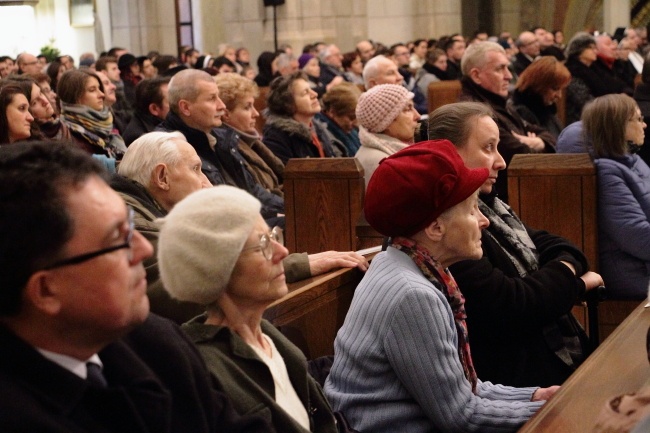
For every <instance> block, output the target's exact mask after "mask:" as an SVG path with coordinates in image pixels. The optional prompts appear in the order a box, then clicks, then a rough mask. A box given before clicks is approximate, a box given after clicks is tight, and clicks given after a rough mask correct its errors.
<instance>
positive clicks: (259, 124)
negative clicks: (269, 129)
mask: <svg viewBox="0 0 650 433" xmlns="http://www.w3.org/2000/svg"><path fill="white" fill-rule="evenodd" d="M259 89H260V94H259V95H258V96H257V98H255V101H253V106H254V107H255V109H256V110H257V111H258V112H259V113H260V115H259V116H258V117H257V119H255V129H256V130H257V132H259V134H260V135H261V134H262V130H264V124H265V123H266V117H264V115H263V114H262V112H263V111H264V110H265V109H266V98H267V97H268V96H269V88H268V87H260V88H259Z"/></svg>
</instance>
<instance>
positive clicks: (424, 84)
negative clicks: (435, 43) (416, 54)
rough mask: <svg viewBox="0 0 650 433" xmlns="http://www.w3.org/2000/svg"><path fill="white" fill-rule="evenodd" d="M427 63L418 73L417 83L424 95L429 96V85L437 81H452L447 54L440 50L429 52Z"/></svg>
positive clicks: (434, 49) (433, 49)
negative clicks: (448, 69)
mask: <svg viewBox="0 0 650 433" xmlns="http://www.w3.org/2000/svg"><path fill="white" fill-rule="evenodd" d="M426 60H427V61H426V62H425V63H424V65H423V66H422V69H420V70H419V71H418V74H417V75H416V77H415V82H416V84H417V86H418V87H419V88H420V91H421V92H422V94H423V95H425V96H426V95H428V94H429V84H430V83H435V82H436V81H444V80H451V78H450V77H449V76H448V75H447V54H445V52H444V51H442V50H441V49H440V48H431V49H429V50H427V55H426Z"/></svg>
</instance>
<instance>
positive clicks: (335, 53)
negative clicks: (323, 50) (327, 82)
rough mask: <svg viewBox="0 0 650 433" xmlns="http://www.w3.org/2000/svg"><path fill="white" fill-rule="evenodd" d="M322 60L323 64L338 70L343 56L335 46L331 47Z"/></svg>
mask: <svg viewBox="0 0 650 433" xmlns="http://www.w3.org/2000/svg"><path fill="white" fill-rule="evenodd" d="M324 60H325V63H327V64H329V65H332V66H334V67H337V68H340V67H341V66H342V64H341V61H342V60H343V54H341V50H340V49H339V47H337V46H336V45H331V46H330V53H329V56H327V57H326V58H325V59H324Z"/></svg>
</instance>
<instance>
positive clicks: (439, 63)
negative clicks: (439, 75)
mask: <svg viewBox="0 0 650 433" xmlns="http://www.w3.org/2000/svg"><path fill="white" fill-rule="evenodd" d="M433 66H435V67H436V68H438V69H440V70H442V71H446V70H447V56H445V55H442V56H440V57H438V58H437V59H436V61H435V62H433Z"/></svg>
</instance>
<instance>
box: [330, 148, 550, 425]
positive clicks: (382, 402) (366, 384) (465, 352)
mask: <svg viewBox="0 0 650 433" xmlns="http://www.w3.org/2000/svg"><path fill="white" fill-rule="evenodd" d="M488 174H489V172H488V170H487V169H486V168H480V169H468V168H467V167H465V165H464V163H463V160H462V159H461V157H460V155H459V154H458V152H457V151H456V149H455V147H454V145H453V144H451V143H450V142H449V141H446V140H438V141H425V142H422V143H417V144H414V145H412V146H409V147H408V148H406V149H404V150H401V151H399V152H397V153H395V154H394V155H392V156H389V157H388V158H386V159H384V160H383V161H382V162H381V163H380V164H379V167H378V168H377V170H376V171H375V173H374V175H373V177H372V179H370V183H369V184H368V188H367V190H366V197H365V203H364V211H365V215H366V218H367V220H368V222H369V223H370V225H371V226H372V227H373V228H374V229H376V230H377V231H378V232H380V233H381V234H383V235H384V236H389V237H390V238H391V244H390V246H389V247H388V249H387V250H386V251H385V252H382V253H380V254H378V255H377V256H376V257H375V258H374V260H373V261H372V264H371V265H370V268H369V269H368V271H367V272H366V275H365V276H364V278H363V280H362V281H361V283H360V284H359V286H358V287H357V289H356V291H355V293H354V298H353V300H352V305H351V307H350V310H349V312H348V314H347V316H346V318H345V323H344V324H343V327H342V328H341V329H340V330H339V333H338V335H337V337H336V342H335V347H334V349H335V356H334V365H333V366H332V370H331V372H330V375H329V376H328V378H327V382H326V384H325V393H326V395H327V397H328V398H329V400H330V402H331V403H332V406H333V407H334V409H335V410H338V411H341V412H343V413H344V414H345V416H346V418H347V419H348V421H349V422H350V424H351V427H352V428H354V429H356V430H359V431H372V432H378V433H383V432H396V431H408V432H409V433H420V432H422V433H424V432H431V431H437V432H452V431H453V432H456V431H463V432H475V431H480V432H506V431H516V430H517V428H518V427H519V426H521V425H522V424H523V423H524V422H526V420H528V418H530V416H532V415H533V413H535V411H536V410H537V409H538V408H539V407H540V406H541V405H542V404H543V400H546V399H547V398H549V397H550V396H551V395H552V394H553V393H554V392H555V391H556V390H557V388H558V387H551V388H512V387H507V386H502V385H494V384H492V383H490V382H482V381H481V380H479V379H478V378H477V376H476V372H475V370H474V366H473V363H472V355H471V352H470V347H469V339H468V334H467V327H466V325H465V317H466V316H465V309H464V299H463V296H462V294H461V293H460V290H459V289H458V286H457V285H456V282H455V281H454V278H453V276H452V275H451V273H450V272H449V270H448V269H447V267H448V266H450V265H452V264H453V263H456V262H458V261H460V260H466V259H478V258H480V257H481V255H482V250H481V229H484V228H485V227H487V225H488V220H487V219H486V218H485V216H483V214H481V212H480V211H479V209H478V190H479V188H480V187H481V185H483V184H484V183H485V181H486V180H487V179H488Z"/></svg>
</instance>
